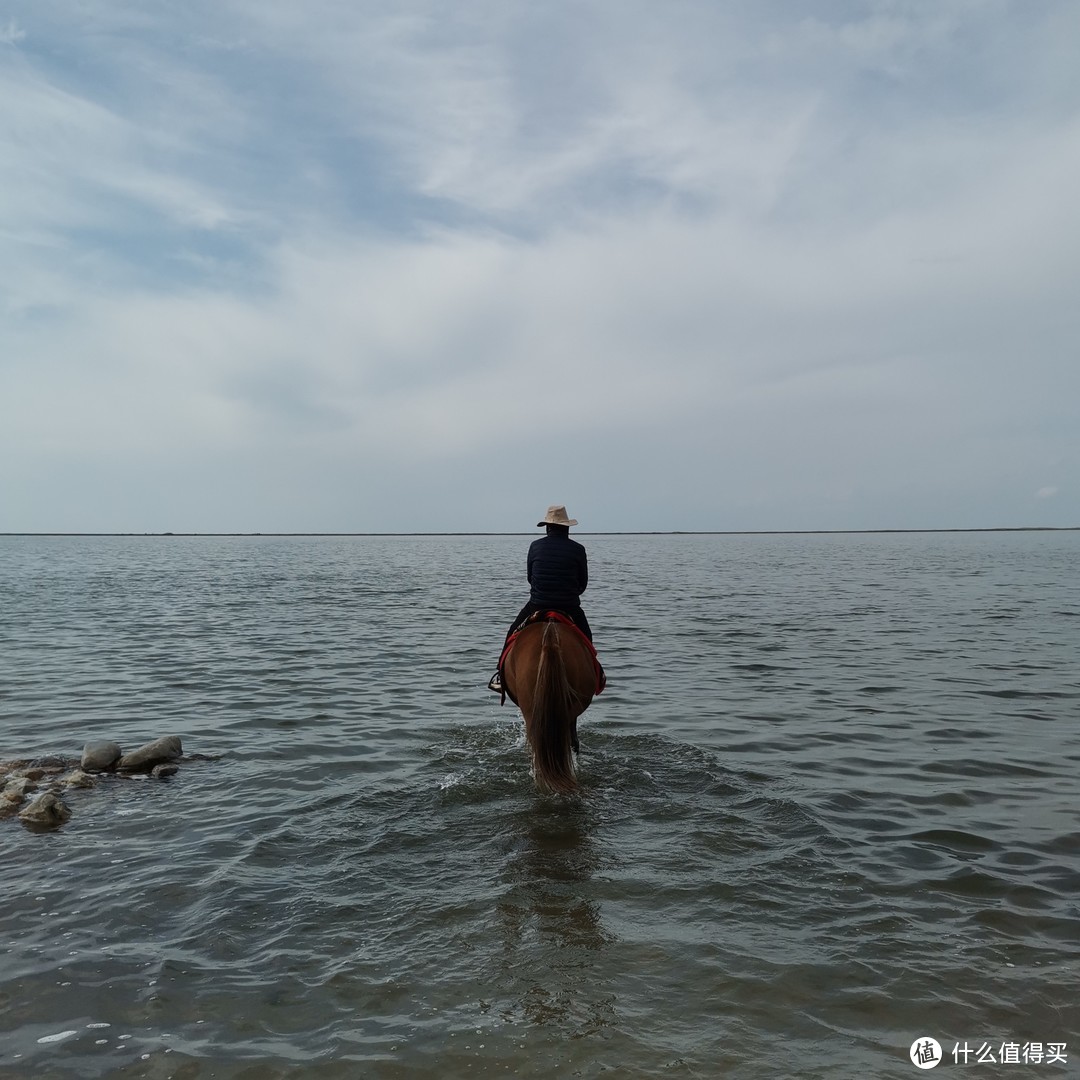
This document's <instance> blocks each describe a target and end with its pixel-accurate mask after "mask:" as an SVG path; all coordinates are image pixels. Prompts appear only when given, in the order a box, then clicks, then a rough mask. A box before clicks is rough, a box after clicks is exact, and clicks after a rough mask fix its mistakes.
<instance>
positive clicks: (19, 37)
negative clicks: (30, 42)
mask: <svg viewBox="0 0 1080 1080" xmlns="http://www.w3.org/2000/svg"><path fill="white" fill-rule="evenodd" d="M25 39H26V31H25V30H21V29H19V25H18V23H16V22H15V20H14V19H8V21H7V25H6V26H0V45H17V44H18V43H19V42H20V41H24V40H25Z"/></svg>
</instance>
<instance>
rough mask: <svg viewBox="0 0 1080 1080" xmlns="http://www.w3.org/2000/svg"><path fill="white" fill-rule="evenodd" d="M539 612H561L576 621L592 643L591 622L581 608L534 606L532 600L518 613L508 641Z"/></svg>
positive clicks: (507, 637) (511, 626)
mask: <svg viewBox="0 0 1080 1080" xmlns="http://www.w3.org/2000/svg"><path fill="white" fill-rule="evenodd" d="M537 611H559V612H561V613H562V614H563V615H567V616H569V617H570V618H571V619H573V620H574V625H575V626H576V627H577V628H578V629H579V630H580V631H581V632H582V633H583V634H584V635H585V636H586V637H587V638H588V639H589V640H590V641H592V627H591V626H589V620H588V619H586V618H585V612H584V611H582V610H581V608H580V607H574V608H567V607H561V608H557V607H553V606H552V605H551V604H534V603H533V602H532V601H531V600H530V601H529V602H528V603H527V604H526V605H525V606H524V607H523V608H522V609H521V610H520V611H519V612H518V616H517V618H516V619H515V620H514V621H513V622H512V623H511V624H510V629H509V630H507V631H506V640H507V641H509V640H510V635H511V634H512V633H513V632H514V631H515V630H516V629H517V628H518V627H519V626H520V625H521V624H522V623H523V622H524V621H525V620H526V619H527V618H528V617H529V616H530V615H532V614H533V613H534V612H537Z"/></svg>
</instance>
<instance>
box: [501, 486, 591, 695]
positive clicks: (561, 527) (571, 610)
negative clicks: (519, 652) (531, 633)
mask: <svg viewBox="0 0 1080 1080" xmlns="http://www.w3.org/2000/svg"><path fill="white" fill-rule="evenodd" d="M576 524H577V521H576V520H575V519H574V518H570V517H567V516H566V507H565V506H549V507H548V511H547V514H546V515H545V517H544V520H543V521H538V522H537V523H536V525H537V528H539V527H540V526H547V535H546V536H542V537H541V538H540V539H539V540H534V541H533V542H532V544H530V545H529V558H528V562H527V563H526V572H527V577H528V581H529V585H530V590H529V602H528V603H527V604H526V605H525V606H524V607H523V608H522V609H521V611H519V612H518V616H517V618H516V619H515V620H514V621H513V622H512V623H511V624H510V629H509V630H508V631H507V632H506V640H507V641H509V640H510V635H511V634H512V633H513V632H514V631H515V630H516V629H517V628H518V627H519V626H520V625H521V624H522V623H523V622H525V620H526V619H528V618H529V616H530V615H532V614H534V613H535V612H538V611H561V612H562V613H563V614H564V615H567V616H569V617H570V618H571V619H573V620H574V624H575V625H576V626H577V627H578V629H579V630H580V631H581V632H582V633H583V634H584V635H585V636H586V637H587V638H588V639H589V640H590V641H592V630H591V629H590V627H589V620H588V619H586V618H585V612H584V611H582V610H581V594H582V593H583V592H584V591H585V589H586V588H587V587H588V584H589V564H588V560H587V558H586V556H585V548H583V547H582V546H581V544H579V543H578V542H577V541H576V540H571V539H570V526H571V525H576ZM488 689H489V690H494V691H495V692H496V693H499V692H501V690H502V681H501V676H500V674H499V672H498V671H496V672H495V674H494V675H492V677H491V679H490V680H489V682H488Z"/></svg>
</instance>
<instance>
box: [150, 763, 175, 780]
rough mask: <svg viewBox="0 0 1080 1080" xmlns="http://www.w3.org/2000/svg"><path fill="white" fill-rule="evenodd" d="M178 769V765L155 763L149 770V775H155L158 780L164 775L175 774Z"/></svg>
mask: <svg viewBox="0 0 1080 1080" xmlns="http://www.w3.org/2000/svg"><path fill="white" fill-rule="evenodd" d="M179 771H180V766H179V765H172V764H165V765H155V766H154V767H153V768H152V769H151V770H150V775H151V776H156V777H157V778H158V779H159V780H163V779H164V778H165V777H166V776H175V775H176V774H177V773H178V772H179Z"/></svg>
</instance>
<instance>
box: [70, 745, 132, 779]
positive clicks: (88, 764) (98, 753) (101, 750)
mask: <svg viewBox="0 0 1080 1080" xmlns="http://www.w3.org/2000/svg"><path fill="white" fill-rule="evenodd" d="M123 756H124V751H123V750H121V749H120V744H119V743H114V742H88V743H87V744H86V745H85V746H84V747H83V752H82V760H81V761H80V762H79V767H80V768H82V769H85V770H86V771H87V772H104V771H105V770H106V769H111V768H113V767H114V766H115V765H116V763H117V762H118V761H119V760H120V759H121V758H122V757H123Z"/></svg>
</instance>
